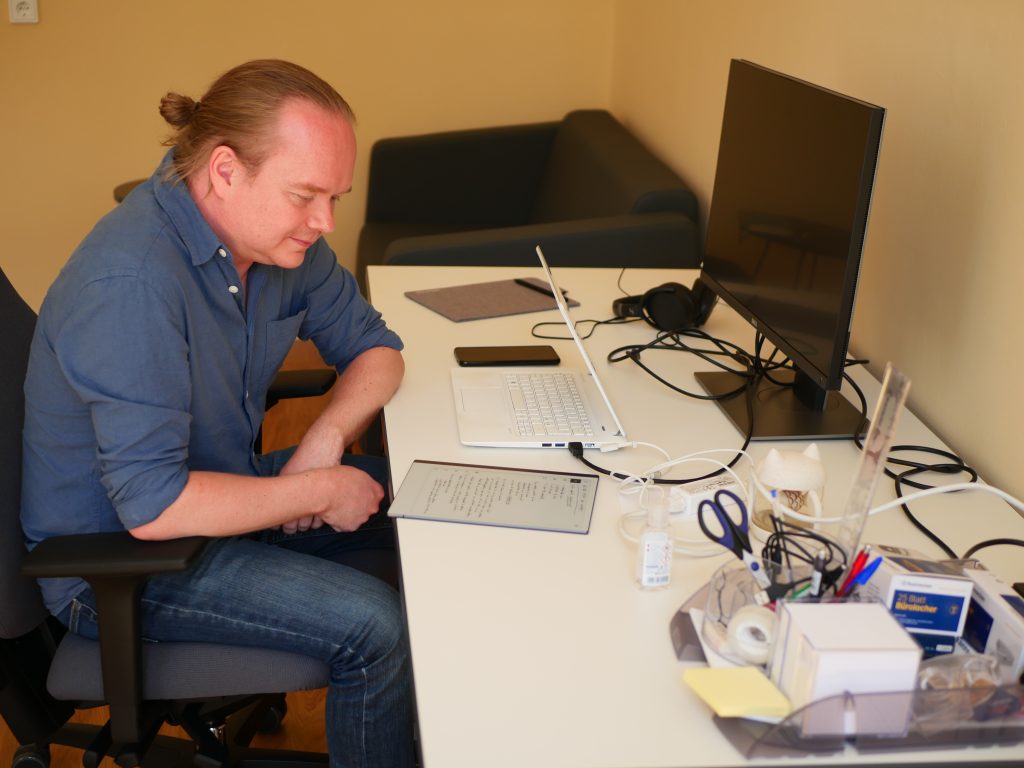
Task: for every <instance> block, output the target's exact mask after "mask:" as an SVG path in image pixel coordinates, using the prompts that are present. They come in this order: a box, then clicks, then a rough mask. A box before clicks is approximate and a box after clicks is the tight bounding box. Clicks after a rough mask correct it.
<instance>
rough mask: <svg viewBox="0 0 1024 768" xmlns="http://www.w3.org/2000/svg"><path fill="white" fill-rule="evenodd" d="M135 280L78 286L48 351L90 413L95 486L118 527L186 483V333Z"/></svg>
mask: <svg viewBox="0 0 1024 768" xmlns="http://www.w3.org/2000/svg"><path fill="white" fill-rule="evenodd" d="M176 317H178V313H175V312H174V311H172V310H171V307H170V306H169V304H168V302H167V298H166V296H163V295H161V293H160V291H159V290H157V288H156V286H154V285H153V284H151V283H149V282H147V281H146V280H144V279H141V278H139V277H138V276H137V275H134V274H117V275H109V276H106V277H104V278H102V279H97V280H93V281H91V282H89V283H88V284H86V285H84V286H82V287H81V289H80V291H79V293H78V295H77V297H76V301H75V303H74V309H73V311H71V312H70V313H69V314H68V315H67V317H66V318H65V320H64V322H63V323H62V325H61V327H60V328H59V329H57V330H56V333H55V334H54V337H53V339H52V344H53V348H54V352H55V355H56V358H57V360H58V363H59V365H60V366H61V369H62V370H63V372H64V375H65V377H66V380H67V382H68V383H69V385H70V386H71V388H72V389H73V390H74V391H75V392H76V394H77V395H78V397H79V398H80V399H81V401H82V403H83V404H84V405H85V406H86V407H87V408H88V410H89V413H90V415H91V418H92V424H93V429H94V430H95V435H96V442H97V446H96V452H97V460H98V467H99V472H100V480H101V482H102V483H103V486H104V488H105V489H106V492H107V495H108V497H109V499H110V501H111V504H112V505H113V506H114V509H115V510H116V512H117V516H118V518H119V519H120V521H121V523H122V524H123V525H124V526H125V527H126V528H134V527H136V526H138V525H142V524H144V523H147V522H150V521H151V520H154V519H155V518H156V517H158V516H159V515H160V513H161V512H162V511H163V510H164V509H165V508H166V507H167V506H169V505H170V504H171V503H172V502H173V501H174V500H175V499H176V498H177V497H178V496H179V495H180V493H181V491H182V489H183V488H184V487H185V483H186V482H187V480H188V468H187V461H188V448H189V431H190V422H191V416H190V415H189V402H190V398H191V390H192V386H191V378H190V374H189V364H190V361H189V348H188V339H187V333H186V329H185V328H184V327H183V325H182V323H181V322H180V320H179V319H176Z"/></svg>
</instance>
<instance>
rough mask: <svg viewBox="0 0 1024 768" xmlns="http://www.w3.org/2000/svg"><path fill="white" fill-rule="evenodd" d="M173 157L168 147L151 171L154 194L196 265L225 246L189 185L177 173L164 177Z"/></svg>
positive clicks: (211, 256)
mask: <svg viewBox="0 0 1024 768" xmlns="http://www.w3.org/2000/svg"><path fill="white" fill-rule="evenodd" d="M173 160H174V150H173V149H171V150H169V151H168V152H167V154H166V155H164V159H163V161H162V162H161V163H160V167H159V168H157V169H156V173H154V174H153V178H152V182H153V194H154V195H155V196H156V201H157V203H158V204H159V205H160V207H161V208H162V209H163V211H164V213H165V214H167V218H168V219H170V221H171V224H172V225H173V227H174V229H175V230H176V231H177V233H178V235H179V236H180V237H181V239H182V242H184V243H185V247H186V248H187V249H188V252H189V255H190V256H191V258H192V264H193V265H194V266H199V265H200V264H205V263H206V262H207V261H209V260H210V259H212V258H213V257H214V255H215V254H216V253H217V251H218V249H220V248H224V250H227V247H226V246H225V245H224V244H223V243H222V242H220V240H218V239H217V235H215V234H214V232H213V230H212V229H211V228H210V225H209V224H207V223H206V219H204V218H203V215H202V214H201V213H200V212H199V207H198V206H197V205H196V203H195V200H193V199H192V194H191V193H190V192H189V190H188V184H186V183H185V182H184V181H182V180H181V178H180V177H179V176H178V175H177V174H175V175H173V176H171V177H170V179H168V178H167V177H166V173H167V169H168V168H169V166H170V165H171V163H172V162H173Z"/></svg>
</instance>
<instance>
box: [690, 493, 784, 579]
mask: <svg viewBox="0 0 1024 768" xmlns="http://www.w3.org/2000/svg"><path fill="white" fill-rule="evenodd" d="M723 497H725V498H728V499H730V500H732V501H733V502H734V503H735V504H736V507H737V508H738V509H739V511H740V521H739V522H738V523H737V522H736V521H735V520H733V518H732V516H731V515H730V514H729V512H728V511H727V510H726V508H725V505H724V504H723V503H722V498H723ZM707 510H710V511H711V512H712V513H713V514H714V515H715V518H716V519H717V521H718V524H717V526H716V528H710V527H708V524H707V523H706V522H705V521H704V515H705V514H707ZM697 522H698V523H699V524H700V529H701V530H702V531H704V535H705V536H707V537H708V538H709V539H711V540H712V541H714V542H715V543H717V544H721V545H722V546H723V547H725V548H726V549H728V550H729V551H730V552H732V553H733V554H734V555H736V557H738V558H739V559H740V560H742V561H743V562H744V563H745V564H746V566H747V568H749V569H750V572H751V573H752V574H753V575H754V580H755V581H757V583H758V584H760V585H761V586H762V587H763V588H765V589H768V588H769V587H771V585H772V581H771V579H770V578H768V574H767V573H765V571H764V566H763V565H762V564H761V562H760V561H759V560H758V559H757V558H756V557H754V551H753V549H752V548H751V546H750V523H749V519H748V517H747V507H746V505H745V504H744V503H743V501H742V500H741V499H740V497H739V496H737V495H736V494H735V493H733V492H732V491H727V490H724V489H723V490H720V491H716V492H715V496H714V498H713V499H704V500H703V501H701V503H700V505H699V506H698V507H697Z"/></svg>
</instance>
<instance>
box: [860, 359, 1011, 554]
mask: <svg viewBox="0 0 1024 768" xmlns="http://www.w3.org/2000/svg"><path fill="white" fill-rule="evenodd" d="M851 362H856V364H864V362H867V360H853V361H848V365H850V364H851ZM844 378H845V379H846V380H847V382H848V383H849V384H850V385H851V386H852V387H853V390H854V392H855V393H856V394H857V397H858V398H859V399H860V403H861V415H862V417H863V420H862V422H861V424H860V426H859V427H858V429H857V435H855V436H854V442H855V443H856V445H857V447H858V449H860V450H861V451H862V450H863V447H864V446H863V443H862V442H861V440H860V437H859V435H860V433H861V432H863V431H864V430H863V426H864V424H866V423H867V400H866V398H865V397H864V393H863V391H861V389H860V387H859V386H857V383H856V382H855V381H853V379H852V378H850V376H849V375H848V374H845V373H844ZM899 453H921V454H928V455H931V456H935V457H938V458H940V459H943V460H945V461H942V462H938V463H935V464H928V463H926V462H923V461H912V460H910V459H901V458H898V457H897V456H894V454H899ZM886 464H887V465H892V466H895V467H905V468H906V469H904V470H903V471H901V472H895V471H893V470H892V469H889V467H888V466H887V467H886V468H885V470H884V471H885V473H886V476H888V477H890V478H892V480H893V482H894V483H895V488H896V497H897V498H898V499H901V498H902V497H903V486H904V485H909V486H910V487H912V488H916V489H918V490H927V489H929V488H933V487H936V486H935V485H929V484H928V483H925V482H920V481H918V480H912V479H910V478H911V477H912V476H913V475H918V474H922V473H924V472H936V473H938V474H967V475H968V477H969V478H970V479H969V480H968V482H978V480H979V476H978V471H977V470H976V469H975V468H974V467H972V466H970V465H969V464H967V462H965V461H964V459H963V458H961V457H959V456H957V455H956V454H954V453H952V452H950V451H945V450H944V449H937V447H933V446H930V445H909V444H906V445H904V444H900V445H893V446H892V447H890V449H889V456H888V457H887V458H886ZM900 509H901V510H902V511H903V515H904V516H905V517H906V519H907V520H908V521H909V522H910V524H911V525H913V526H914V527H915V528H918V530H920V531H921V532H922V534H924V535H925V536H926V537H927V538H928V539H929V540H930V541H931V542H932V543H934V544H935V545H936V546H937V547H938V548H939V549H941V550H942V551H943V553H945V554H946V556H948V557H950V558H952V559H954V560H955V559H959V558H958V557H957V555H956V553H955V551H954V550H953V549H952V548H951V547H950V546H949V545H947V544H946V543H945V542H943V541H942V540H941V539H940V538H939V537H938V536H936V535H935V534H934V532H933V531H932V530H931V529H930V528H929V527H928V526H927V525H925V524H924V523H923V522H922V521H921V520H919V519H918V518H916V517H915V516H914V514H913V513H912V512H910V508H909V507H908V506H907V505H906V504H900ZM996 544H1013V545H1018V546H1024V543H1022V542H1020V541H1018V540H1016V539H992V540H988V541H986V542H981V543H979V544H976V545H974V546H973V547H971V548H970V549H969V550H968V551H967V553H966V554H965V555H964V558H965V559H967V558H969V557H971V555H973V554H974V553H975V552H977V551H978V550H979V549H983V548H985V547H989V546H995V545H996Z"/></svg>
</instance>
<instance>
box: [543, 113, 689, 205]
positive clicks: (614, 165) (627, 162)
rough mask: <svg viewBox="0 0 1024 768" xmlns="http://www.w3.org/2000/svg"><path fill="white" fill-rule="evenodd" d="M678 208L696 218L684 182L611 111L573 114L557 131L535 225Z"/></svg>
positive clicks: (568, 116)
mask: <svg viewBox="0 0 1024 768" xmlns="http://www.w3.org/2000/svg"><path fill="white" fill-rule="evenodd" d="M667 211H678V212H680V213H684V214H686V215H687V216H689V217H690V219H691V220H692V221H694V222H696V220H697V201H696V198H695V197H694V195H693V192H691V191H690V189H689V187H687V186H686V184H685V182H683V180H682V179H681V178H679V176H678V175H677V174H676V173H675V172H674V171H672V169H671V168H669V167H668V166H667V165H665V163H663V162H662V161H661V160H659V159H658V158H657V157H656V156H655V155H654V154H652V153H651V152H650V150H648V149H647V148H646V147H645V146H644V145H643V144H641V143H640V141H639V140H638V139H637V138H636V137H635V136H633V134H632V133H630V132H629V131H628V130H627V129H626V128H625V127H624V126H623V125H622V124H621V123H619V122H618V121H617V120H616V119H615V118H614V117H613V116H612V115H611V113H609V112H606V111H605V110H603V109H581V110H576V111H575V112H570V113H569V114H568V115H566V116H565V118H564V119H563V120H562V123H561V125H560V126H559V127H558V130H557V132H556V134H555V138H554V142H553V144H552V147H551V155H550V157H549V159H548V166H547V171H546V173H545V176H544V180H543V181H542V183H541V188H540V192H539V193H538V195H537V199H536V202H535V205H534V209H533V213H532V215H531V222H532V223H537V224H541V223H549V222H556V221H569V220H573V219H590V218H597V217H603V216H618V215H623V214H629V213H662V212H667Z"/></svg>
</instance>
